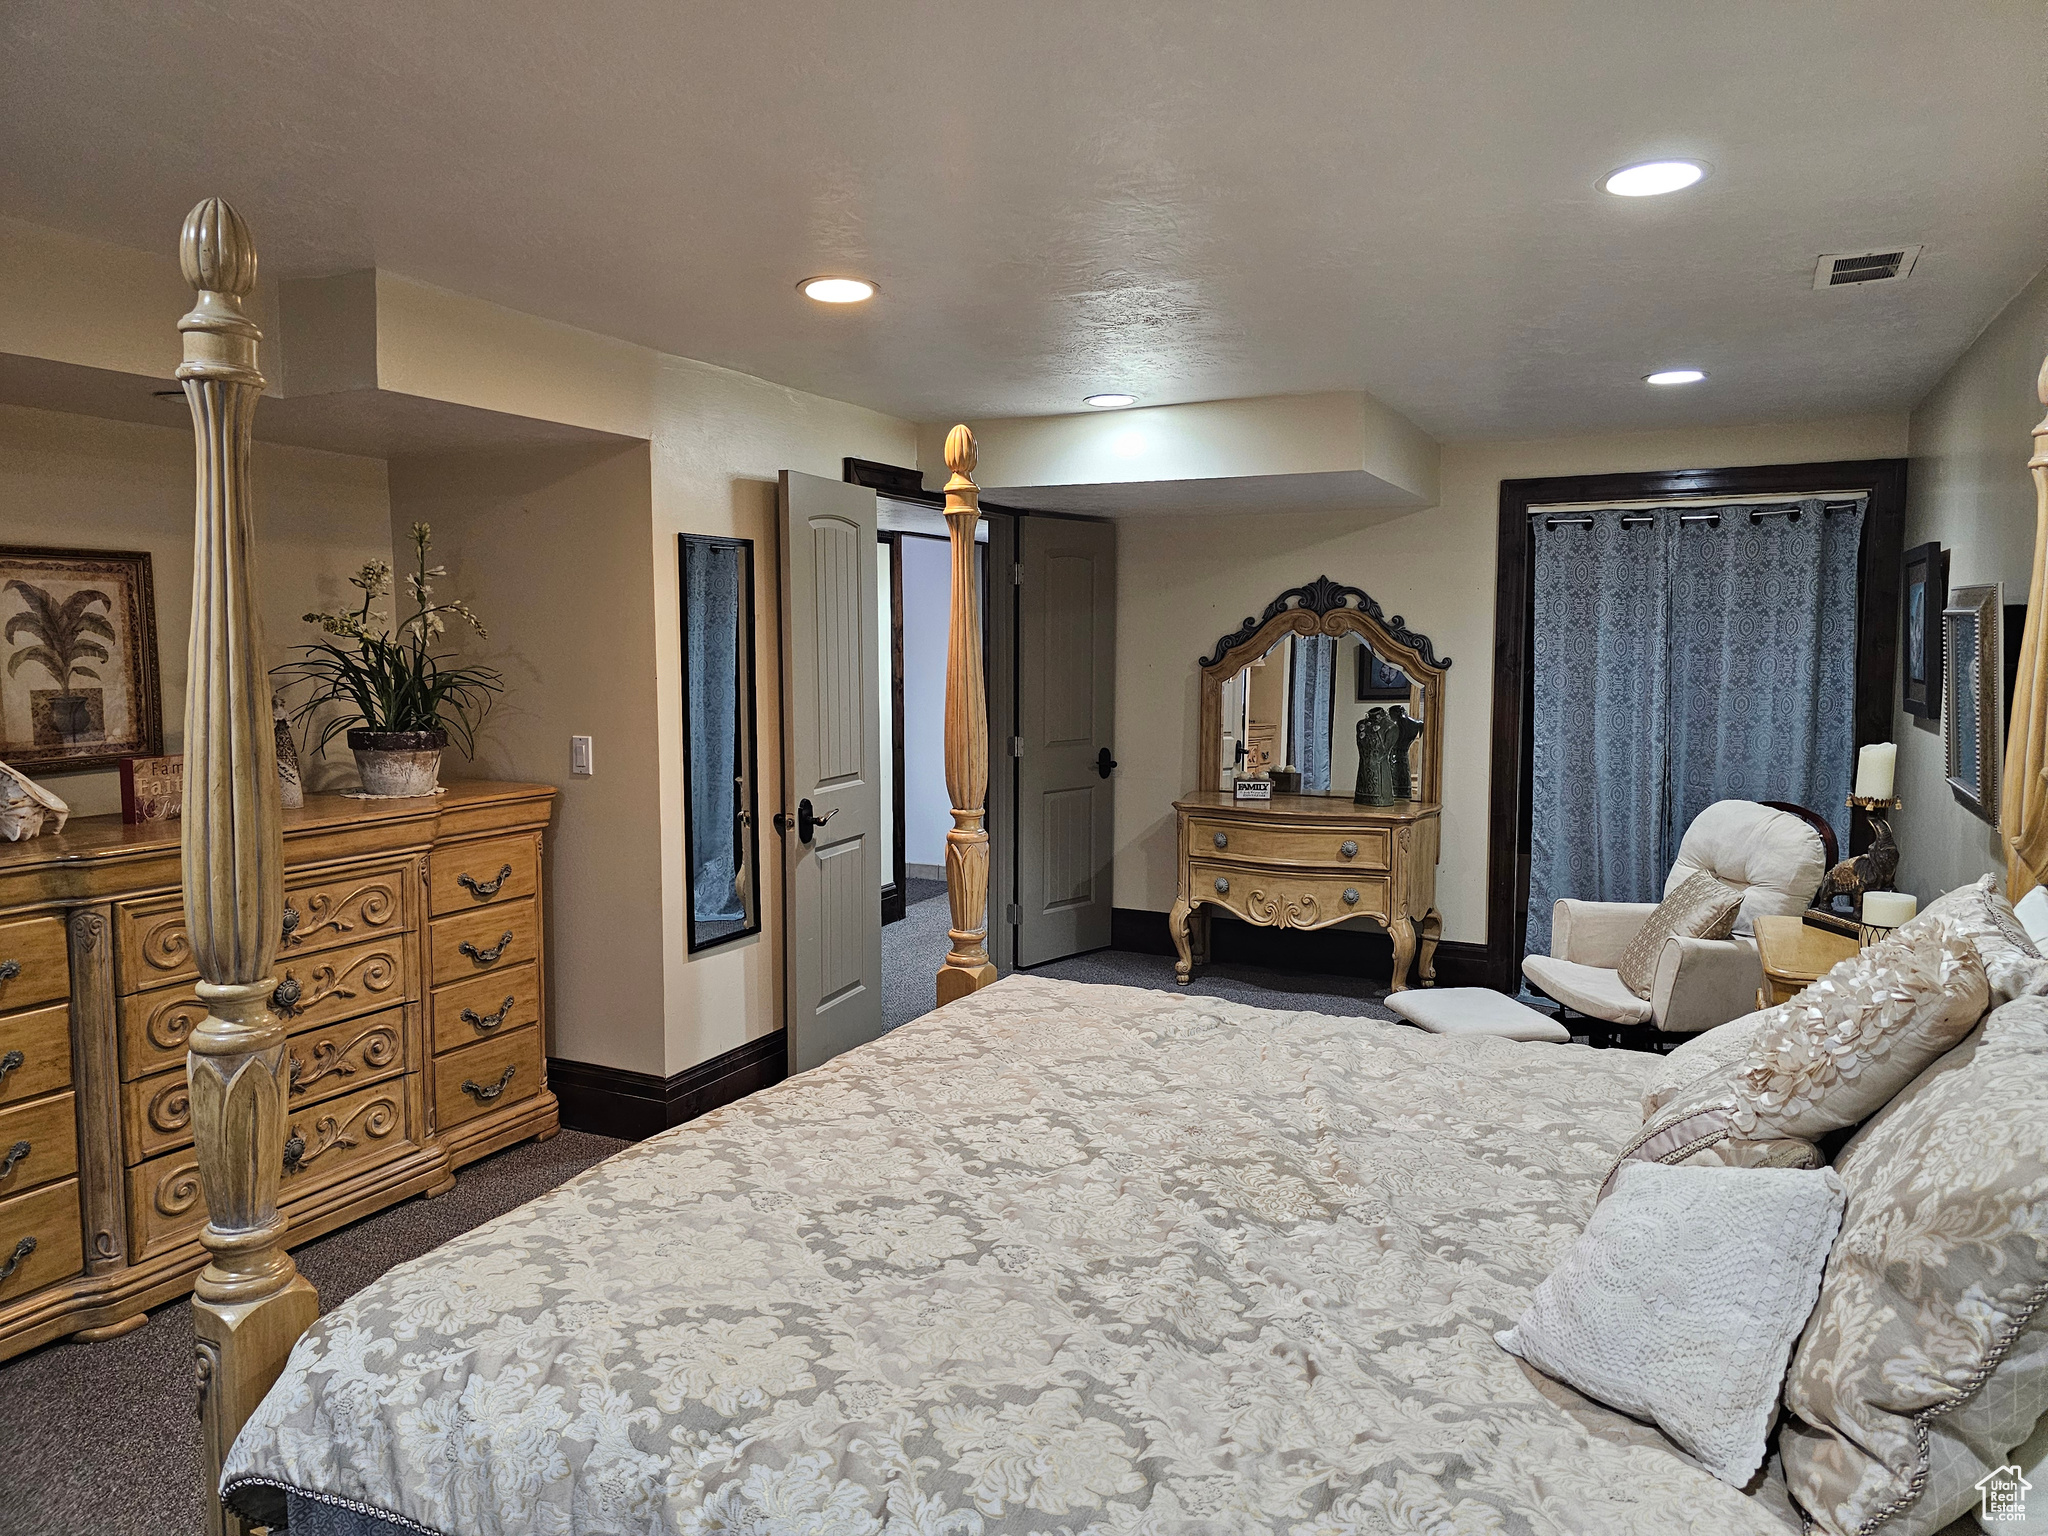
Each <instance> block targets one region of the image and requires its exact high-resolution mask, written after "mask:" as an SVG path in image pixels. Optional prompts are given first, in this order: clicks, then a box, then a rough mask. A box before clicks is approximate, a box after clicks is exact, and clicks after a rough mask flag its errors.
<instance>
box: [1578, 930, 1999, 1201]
mask: <svg viewBox="0 0 2048 1536" xmlns="http://www.w3.org/2000/svg"><path fill="white" fill-rule="evenodd" d="M1989 999H1990V988H1989V984H1988V983H1987V981H1986V980H1985V975H1984V962H1983V960H1982V959H1981V958H1980V957H1979V954H1978V949H1977V945H1976V944H1975V943H1973V942H1972V941H1971V939H1970V938H1969V937H1967V936H1966V935H1965V934H1963V933H1961V932H1958V931H1955V930H1953V929H1952V928H1951V927H1950V926H1949V925H1948V924H1947V923H1946V922H1944V921H1942V920H1940V919H1939V918H1936V919H1935V920H1934V921H1931V922H1928V923H1925V924H1921V923H1919V920H1918V919H1915V921H1914V923H1912V924H1908V925H1907V926H1905V927H1902V928H1900V929H1899V930H1898V932H1896V933H1894V934H1893V935H1891V937H1889V938H1887V939H1885V940H1883V941H1882V942H1880V943H1877V944H1873V945H1871V946H1870V947H1869V948H1868V949H1866V950H1864V951H1863V952H1862V953H1861V954H1859V955H1857V956H1855V957H1854V958H1852V959H1850V960H1845V961H1843V962H1842V964H1840V965H1838V966H1836V967H1835V968H1834V969H1833V970H1832V971H1830V972H1828V974H1827V975H1826V976H1824V977H1822V978H1821V979H1820V980H1819V981H1817V982H1815V983H1814V984H1813V985H1812V986H1810V987H1808V988H1807V989H1806V990H1805V991H1804V992H1801V993H1800V994H1799V995H1798V996H1797V997H1795V998H1793V999H1792V1000H1791V1001H1790V1002H1786V1003H1781V1004H1779V1005H1778V1007H1776V1008H1773V1009H1769V1010H1766V1011H1765V1012H1764V1013H1763V1014H1760V1015H1754V1016H1753V1017H1754V1018H1756V1019H1757V1020H1759V1022H1758V1023H1756V1024H1754V1025H1752V1026H1750V1027H1749V1032H1748V1043H1747V1048H1746V1050H1745V1051H1744V1053H1743V1055H1742V1057H1741V1059H1740V1060H1738V1061H1736V1062H1734V1063H1732V1064H1731V1065H1728V1066H1723V1067H1715V1068H1710V1069H1709V1070H1708V1071H1707V1072H1706V1073H1705V1074H1703V1075H1702V1076H1701V1077H1700V1078H1699V1079H1698V1080H1697V1081H1695V1082H1694V1083H1693V1084H1691V1085H1690V1086H1689V1087H1687V1088H1684V1089H1682V1090H1680V1091H1679V1092H1678V1093H1676V1094H1674V1095H1673V1096H1672V1098H1671V1100H1670V1101H1669V1102H1668V1103H1666V1104H1665V1105H1664V1107H1663V1108H1662V1109H1661V1110H1660V1111H1659V1112H1658V1113H1657V1114H1656V1115H1655V1116H1654V1117H1652V1119H1651V1120H1650V1123H1649V1124H1647V1125H1645V1126H1644V1127H1643V1129H1642V1130H1641V1131H1640V1132H1638V1133H1637V1135H1636V1137H1635V1139H1634V1140H1633V1141H1631V1142H1630V1143H1629V1144H1628V1146H1626V1147H1625V1148H1623V1149H1622V1153H1621V1157H1620V1158H1619V1160H1617V1162H1616V1164H1615V1168H1616V1169H1617V1170H1619V1168H1620V1167H1621V1165H1622V1164H1623V1163H1627V1162H1655V1163H1684V1162H1708V1163H1721V1164H1730V1165H1734V1166H1739V1167H1756V1166H1779V1167H1784V1166H1800V1165H1805V1166H1813V1165H1816V1164H1817V1163H1818V1162H1819V1161H1820V1157H1819V1154H1818V1152H1815V1151H1812V1150H1811V1149H1810V1147H1811V1143H1813V1142H1814V1141H1816V1140H1818V1139H1819V1138H1820V1137H1822V1136H1824V1135H1826V1134H1827V1133H1828V1132H1829V1131H1836V1130H1840V1129H1842V1128H1843V1127H1844V1126H1851V1125H1855V1124H1857V1123H1858V1122H1859V1121H1862V1120H1864V1119H1866V1118H1867V1117H1869V1116H1870V1115H1871V1114H1873V1113H1875V1112H1876V1111H1877V1110H1879V1109H1882V1108H1883V1107H1884V1106H1885V1104H1886V1103H1888V1102H1889V1101H1890V1100H1891V1098H1892V1096H1893V1095H1894V1094H1896V1093H1897V1092H1898V1091H1899V1090H1900V1089H1902V1088H1904V1087H1905V1086H1906V1085H1907V1084H1908V1083H1910V1082H1912V1081H1913V1079H1914V1078H1915V1077H1917V1076H1919V1074H1920V1073H1921V1072H1922V1071H1923V1070H1924V1069H1925V1068H1926V1067H1927V1066H1928V1065H1929V1063H1931V1062H1933V1061H1934V1060H1935V1058H1937V1057H1938V1056H1940V1055H1941V1054H1942V1053H1943V1052H1944V1051H1946V1050H1948V1049H1949V1047H1951V1046H1953V1045H1954V1044H1956V1042H1957V1041H1959V1040H1961V1039H1962V1038H1963V1036H1965V1035H1967V1034H1968V1033H1969V1032H1970V1031H1971V1029H1972V1028H1974V1027H1975V1026H1976V1023H1977V1020H1978V1019H1979V1018H1980V1017H1982V1016H1983V1013H1984V1009H1985V1006H1986V1004H1987V1002H1988V1001H1989ZM1724 1027H1725V1026H1724ZM1785 1142H1798V1143H1806V1144H1808V1149H1807V1150H1801V1149H1800V1148H1798V1147H1788V1146H1785V1145H1782V1144H1783V1143H1785ZM1613 1182H1614V1174H1613V1173H1609V1174H1608V1176H1607V1182H1606V1183H1604V1184H1603V1185H1602V1186H1601V1192H1602V1194H1603V1195H1604V1194H1605V1193H1606V1191H1607V1190H1608V1188H1609V1187H1611V1186H1612V1184H1613Z"/></svg>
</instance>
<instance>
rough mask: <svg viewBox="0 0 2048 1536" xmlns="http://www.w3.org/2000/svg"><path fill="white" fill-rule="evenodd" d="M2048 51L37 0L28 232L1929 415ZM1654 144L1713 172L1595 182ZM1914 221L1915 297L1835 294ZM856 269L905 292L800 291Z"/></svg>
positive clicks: (785, 2) (925, 389)
mask: <svg viewBox="0 0 2048 1536" xmlns="http://www.w3.org/2000/svg"><path fill="white" fill-rule="evenodd" d="M2044 57H2048V7H2044V6H2043V5H2042V4H2040V3H2038V0H2026V3H2016V0H1970V3H1966V4H1950V5H1928V4H1925V3H1924V0H1855V3H1848V0H1802V3H1799V4H1790V5H1788V4H1785V3H1783V0H1753V3H1752V0H1720V3H1713V4H1700V3H1697V0H1687V3H1675V0H1575V3H1572V4H1545V5H1538V4H1526V3H1521V4H1518V3H1509V0H1495V3H1491V4H1479V3H1470V0H1466V3H1459V0H1444V3H1436V4H1427V5H1423V4H1416V3H1414V0H1382V3H1370V0H1368V3H1360V0H1331V3H1310V0H1265V3H1262V4H1256V5H1248V4H1237V5H1230V4H1207V3H1199V0H1122V3H1119V4H1115V5H1083V4H1072V3H1060V0H996V3H988V0H952V3H931V4H905V3H897V0H860V3H852V4H849V3H839V4H827V3H823V0H812V3H809V4H799V3H792V0H750V3H747V4H744V5H711V4H679V3H676V0H607V3H603V4H572V5H563V4H561V3H559V0H545V3H543V0H434V3H422V0H298V3H278V0H270V3H257V0H211V3H206V4H198V3H175V0H147V3H145V0H96V3H92V4H80V3H78V0H12V3H11V4H9V5H7V6H5V7H0V135H4V139H0V149H4V151H5V153H0V212H6V213H9V214H13V215H15V216H17V217H21V218H25V219H29V220H33V221H35V222H38V223H42V224H47V225H52V226H55V227H58V228H62V229H67V230H72V231H76V232H79V233H83V234H87V235H92V236H95V237H98V238H102V239H106V240H111V241H115V242H118V243H120V244H123V245H129V246H135V247H140V248H147V249H156V250H167V249H169V248H170V246H171V244H172V242H173V241H174V239H175V235H176V231H177V226H178V221H179V220H180V218H181V217H182V216H183V214H184V212H185V210H186V209H187V208H188V207H190V206H191V204H192V203H193V202H194V201H195V200H196V199H197V198H198V197H200V196H201V195H204V194H208V193H216V192H217V193H220V194H222V195H225V196H227V197H229V198H230V199H232V200H233V201H235V202H236V203H237V204H238V205H239V206H240V208H241V209H242V211H243V213H244V214H245V215H246V216H247V217H248V219H249V221H250V223H251V225H252V226H253V228H254V230H255V232H256V235H257V238H258V240H259V242H260V245H261V249H262V251H263V254H264V258H265V260H266V262H267V263H268V270H270V271H271V272H272V273H273V274H278V275H286V276H293V275H311V274H319V273H328V272H335V271H341V270H347V269H350V268H356V267H363V266H370V265H377V266H382V267H385V268H387V269H389V270H392V271H396V272H400V273H404V274H406V275H408V276H411V277H415V278H419V279H422V280H424V281H426V282H430V283H436V284H440V285H443V286H446V287H449V288H453V289H457V290H460V291H462V292H465V293H470V294H475V295H477V296H479V297H483V298H487V299H491V300H495V301H497V302H499V303H502V304H506V305H510V306H512V307H514V308H517V309H521V310H526V311H529V312H531V313H534V314H539V315H545V316H549V317H551V318H554V319H557V320H562V321H566V322H569V323H572V324H575V325H580V326H585V327H588V328H590V329H592V330H596V331H601V332H605V333H608V334H611V335H615V336H620V337H624V338H627V339H629V340H632V341H636V342H642V343H645V344H647V345H650V346H654V347H659V348H661V349H663V350H665V351H669V352H675V353H680V354H683V355H685V356H689V357H695V358H701V359H704V360H707V361H710V362H714V363H721V364H725V365H727V366H730V367H734V368H739V369H743V370H745V371H747V372H749V373H753V374H758V375H760V376H763V377H765V378H769V379H773V380H776V381H778V382H781V383H784V384H789V385H793V386H797V387H800V388H803V389H807V390H813V391H817V392H819V393H822V394H826V395H832V396H837V397H839V398H842V399H847V400H853V401H857V402H860V403H862V404H865V405H870V406H874V407H876V408H878V409H881V410H885V411H889V412H891V413H894V414H897V415H900V416H907V417H911V418H916V419H920V420H931V419H936V418H941V417H956V416H1005V415H1028V414H1038V413H1046V412H1057V411H1069V410H1072V409H1074V408H1075V407H1076V403H1077V402H1078V400H1079V397H1080V396H1081V395H1083V394H1086V393H1089V392H1091V391H1094V390H1100V389H1112V388H1113V389H1128V390H1131V391H1133V392H1135V393H1137V394H1139V395H1141V396H1143V397H1144V399H1145V400H1146V402H1147V403H1155V404H1156V403H1167V402H1172V401H1183V400H1202V399H1217V398H1228V397H1237V396H1249V395H1266V394H1277V393H1297V392H1307V391H1322V390H1346V389H1365V390H1369V391H1371V392H1372V393H1373V394H1375V395H1377V396H1379V397H1380V398H1381V399H1383V400H1385V401H1386V402H1387V403H1389V404H1391V405H1393V406H1394V407H1396V408H1397V409H1399V410H1401V411H1404V412H1406V413H1407V414H1408V415H1409V416H1410V417H1412V418H1413V419H1414V421H1415V422H1416V423H1417V424H1418V425H1420V426H1421V427H1423V428H1424V429H1425V430H1427V431H1429V432H1432V433H1434V434H1436V435H1438V436H1440V437H1444V438H1473V437H1501V436H1529V435H1542V434H1550V433H1556V432H1564V431H1574V430H1587V429H1604V428H1626V427H1653V426H1670V425H1677V424H1683V423H1687V422H1701V423H1706V422H1725V421H1750V420H1759V419H1765V418H1772V417H1801V416H1820V415H1826V414H1831V413H1836V412H1853V411H1864V410H1896V409H1901V408H1903V407H1905V406H1907V405H1910V404H1911V403H1912V402H1913V401H1914V400H1916V399H1917V398H1918V397H1919V396H1920V395H1921V394H1922V393H1923V392H1924V391H1925V390H1926V388H1927V387H1928V386H1929V385H1930V384H1932V383H1933V382H1934V380H1935V379H1936V378H1937V377H1938V376H1939V375H1940V373H1941V371H1942V370H1943V369H1944V368H1945V367H1946V366H1947V365H1948V364H1949V363H1950V362H1951V361H1952V360H1953V359H1954V358H1955V357H1956V355H1957V354H1958V353H1959V352H1960V351H1961V350H1962V348H1963V347H1964V346H1965V345H1967V344H1968V342H1969V341H1970V339H1971V338H1972V337H1973V336H1974V335H1975V334H1976V332H1977V331H1978V330H1979V329H1981V328H1982V326H1983V325H1984V324H1985V323H1986V322H1987V321H1988V320H1989V319H1990V318H1991V317H1992V316H1993V315H1994V314H1995V313H1996V312H1997V311H1998V310H1999V308H2000V307H2002V306H2003V305H2004V304H2005V303H2006V302H2007V301H2008V300H2009V299H2010V298H2011V297H2012V296H2013V295H2014V294H2015V293H2016V292H2017V291H2018V290H2019V289H2020V288H2021V287H2022V286H2023V285H2024V284H2025V283H2026V281H2027V280H2028V278H2030V277H2031V276H2032V275H2033V273H2034V272H2035V271H2037V270H2038V269H2039V268H2040V267H2041V266H2042V264H2043V262H2044V261H2048V196H2044V195H2043V188H2044V187H2048V89H2044V85H2043V76H2042V63H2041V61H2042V59H2043V58H2044ZM1670 154H1685V155H1690V156H1695V157H1699V158H1703V159H1705V160H1707V161H1709V162H1710V163H1711V164H1712V166H1713V168H1714V169H1713V174H1712V175H1711V176H1710V177H1709V178H1708V180H1707V181H1706V182H1705V183H1704V184H1703V185H1702V186H1700V187H1698V188H1696V189H1694V190H1693V191H1691V192H1687V193H1681V194H1678V195H1677V196H1674V197H1670V198H1664V199H1649V200H1643V201H1636V202H1630V201H1625V200H1622V199H1617V198H1612V197H1608V196H1606V195H1605V194H1603V193H1600V192H1597V191H1596V190H1595V189H1594V181H1595V179H1596V178H1597V177H1598V176H1600V175H1601V174H1602V173H1604V172H1606V171H1608V170H1610V169H1612V168H1613V167H1615V166H1617V165H1620V164H1623V163H1626V162H1629V161H1632V160H1637V159H1641V158H1646V157H1650V156H1657V155H1670ZM1894 241H1897V242H1915V243H1922V242H1924V243H1925V244H1926V246H1927V250H1926V254H1925V255H1924V256H1923V257H1922V258H1921V260H1920V264H1919V267H1918V269H1917V270H1916V271H1915V272H1914V274H1913V276H1912V277H1911V278H1910V279H1909V280H1908V281H1907V282H1905V283H1901V284H1898V285H1896V286H1887V287H1879V288H1872V289H1866V290H1848V291H1836V292H1815V291H1814V290H1813V288H1812V267H1813V261H1814V258H1815V256H1817V255H1818V254H1820V253H1821V252H1823V251H1839V250H1853V249H1857V248H1862V247H1867V246H1871V245H1877V244H1882V243H1885V242H1894ZM832 271H849V272H857V273H860V274H863V275H866V276H869V277H872V278H873V279H874V280H876V281H877V282H879V283H880V285H881V290H882V291H881V296H880V297H879V298H878V299H877V300H876V301H874V302H873V303H871V304H869V305H866V306H863V307H861V308H859V309H854V310H828V309H823V308H820V307H818V306H815V305H812V304H810V303H808V302H806V301H804V300H802V299H800V298H798V297H797V295H796V294H795V292H794V284H795V283H796V282H797V281H798V279H800V278H803V277H805V276H808V275H811V274H813V273H817V272H832ZM19 301H20V296H10V299H9V302H19ZM1675 364H1691V365H1696V366H1699V367H1703V368H1706V369H1707V370H1708V371H1709V372H1710V374H1711V375H1712V377H1711V379H1710V380H1709V381H1708V383H1706V384H1705V385H1702V386H1696V387H1694V388H1691V389H1682V390H1652V389H1649V388H1647V387H1645V386H1644V385H1642V384H1641V383H1640V382H1639V376H1640V375H1641V374H1643V373H1645V372H1647V371H1649V370H1651V369H1653V368H1657V367H1667V366H1672V365H1675Z"/></svg>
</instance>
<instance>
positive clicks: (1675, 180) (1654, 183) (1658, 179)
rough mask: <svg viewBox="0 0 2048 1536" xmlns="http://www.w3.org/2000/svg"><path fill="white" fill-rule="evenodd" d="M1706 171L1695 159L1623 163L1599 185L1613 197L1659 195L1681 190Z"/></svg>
mask: <svg viewBox="0 0 2048 1536" xmlns="http://www.w3.org/2000/svg"><path fill="white" fill-rule="evenodd" d="M1706 174H1707V168H1706V167H1705V166H1704V165H1701V164H1700V163H1699V162H1698V161H1697V160H1648V161H1645V162H1644V163H1643V164H1641V165H1625V166H1623V167H1622V168H1621V169H1620V170H1618V171H1615V172H1613V173H1611V174H1610V175H1609V176H1608V177H1607V179H1606V180H1605V181H1603V182H1601V183H1600V185H1601V187H1602V188H1604V189H1605V190H1607V191H1609V192H1612V193H1613V194H1614V195H1615V196H1616V197H1662V196H1663V195H1664V194H1665V193H1666V192H1681V191H1683V190H1684V189H1685V188H1687V187H1689V186H1691V185H1692V184H1693V183H1694V182H1696V181H1698V180H1699V179H1700V178H1701V177H1702V176H1704V175H1706Z"/></svg>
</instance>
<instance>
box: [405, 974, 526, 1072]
mask: <svg viewBox="0 0 2048 1536" xmlns="http://www.w3.org/2000/svg"><path fill="white" fill-rule="evenodd" d="M429 1006H430V1008H431V1015H430V1018H429V1027H430V1029H431V1030H432V1033H433V1037H434V1052H435V1054H436V1055H439V1054H440V1053H441V1052H443V1051H452V1050H455V1049H457V1048H458V1047H460V1046H465V1045H474V1044H476V1042H477V1041H479V1040H487V1039H489V1038H491V1037H492V1036H494V1035H509V1034H510V1033H511V1032H512V1031H513V1030H515V1029H522V1028H524V1027H525V1026H526V1025H528V1024H532V1023H535V1022H537V1021H538V1020H539V1018H540V967H539V966H537V965H533V964H531V963H529V964H526V965H516V966H514V967H512V969H511V970H509V971H494V972H493V973H491V974H490V975H488V976H478V977H476V978H474V979H473V980H470V981H458V982H456V983H454V984H453V985H452V986H446V987H436V988H434V992H433V998H432V1001H431V1003H430V1005H429Z"/></svg>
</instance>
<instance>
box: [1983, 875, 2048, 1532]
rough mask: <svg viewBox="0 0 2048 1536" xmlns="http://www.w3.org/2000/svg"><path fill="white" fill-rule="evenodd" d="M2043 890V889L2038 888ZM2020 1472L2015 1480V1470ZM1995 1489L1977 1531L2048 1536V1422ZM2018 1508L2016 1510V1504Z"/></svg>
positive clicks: (1996, 1478)
mask: <svg viewBox="0 0 2048 1536" xmlns="http://www.w3.org/2000/svg"><path fill="white" fill-rule="evenodd" d="M2034 889H2035V890H2037V891H2038V890H2040V889H2041V887H2040V886H2038V885H2037V886H2035V887H2034ZM2015 1467H2016V1468H2018V1469H2019V1476H2018V1477H2017V1478H2014V1477H2013V1476H2012V1470H2013V1469H2014V1468H2015ZM1986 1481H1988V1482H1992V1483H1993V1484H1995V1485H1996V1486H1994V1487H1991V1488H1982V1487H1981V1485H1980V1490H1981V1495H1982V1496H1981V1497H1979V1499H1978V1500H1977V1528H1978V1529H1979V1530H1981V1531H1985V1532H1988V1533H1989V1536H2048V1418H2044V1419H2042V1420H2041V1422H2040V1423H2038V1424H2036V1425H2035V1426H2034V1433H2033V1436H2032V1438H2030V1439H2029V1440H2028V1441H2027V1443H2026V1444H2025V1445H2022V1446H2019V1447H2017V1448H2015V1449H2014V1451H2013V1453H2012V1454H2011V1455H2010V1456H2008V1457H2006V1458H2005V1465H2004V1466H2002V1467H1998V1468H1995V1469H1994V1470H1993V1471H1992V1473H1991V1476H1990V1478H1988V1479H1986ZM2015 1496H2016V1501H2017V1503H2018V1506H2019V1507H2018V1508H2017V1509H2015V1508H2014V1507H2013V1502H2012V1501H2014V1500H2015ZM1993 1499H1999V1500H2000V1507H1999V1509H1998V1510H1997V1511H1996V1512H1994V1513H1992V1514H1991V1517H1990V1518H1989V1519H1986V1518H1985V1512H1986V1510H1987V1508H1988V1507H1989V1505H1990V1503H1991V1501H1992V1500H1993Z"/></svg>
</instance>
